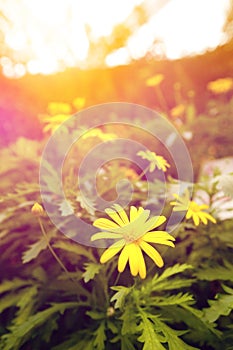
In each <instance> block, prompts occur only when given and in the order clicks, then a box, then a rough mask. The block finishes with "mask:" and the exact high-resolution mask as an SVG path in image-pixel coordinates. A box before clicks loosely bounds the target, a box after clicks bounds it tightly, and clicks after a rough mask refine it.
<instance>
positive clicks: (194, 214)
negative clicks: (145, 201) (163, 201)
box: [170, 190, 216, 226]
mask: <svg viewBox="0 0 233 350" xmlns="http://www.w3.org/2000/svg"><path fill="white" fill-rule="evenodd" d="M173 196H174V197H175V198H176V201H174V202H171V203H170V204H171V205H173V206H174V211H186V210H187V213H186V215H185V217H186V219H191V218H192V219H193V222H194V224H195V226H198V225H199V224H200V223H201V222H202V223H203V224H205V225H207V223H208V220H209V221H211V222H213V223H214V224H216V220H215V218H214V217H213V216H212V215H210V214H209V213H207V212H206V211H204V210H206V209H209V206H208V205H207V204H201V205H200V204H198V203H196V202H195V201H191V200H190V199H189V198H190V195H189V191H188V190H186V191H185V194H184V196H183V197H180V196H179V195H178V194H173Z"/></svg>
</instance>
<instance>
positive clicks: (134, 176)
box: [120, 166, 138, 180]
mask: <svg viewBox="0 0 233 350" xmlns="http://www.w3.org/2000/svg"><path fill="white" fill-rule="evenodd" d="M120 172H121V173H123V174H124V175H125V176H126V177H127V178H128V179H130V180H136V179H137V178H138V173H137V172H136V171H135V170H134V169H132V168H127V167H126V166H121V167H120Z"/></svg>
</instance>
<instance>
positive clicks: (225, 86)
mask: <svg viewBox="0 0 233 350" xmlns="http://www.w3.org/2000/svg"><path fill="white" fill-rule="evenodd" d="M207 89H208V90H210V91H211V92H213V93H214V94H217V95H218V94H224V93H227V92H228V91H230V90H232V89H233V79H232V78H221V79H217V80H214V81H211V82H209V83H208V84H207Z"/></svg>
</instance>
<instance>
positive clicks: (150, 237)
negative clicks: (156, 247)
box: [141, 231, 175, 247]
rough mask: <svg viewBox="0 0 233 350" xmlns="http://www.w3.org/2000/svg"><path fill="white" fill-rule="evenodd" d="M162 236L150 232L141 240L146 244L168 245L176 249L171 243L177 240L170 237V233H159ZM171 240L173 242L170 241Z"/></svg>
mask: <svg viewBox="0 0 233 350" xmlns="http://www.w3.org/2000/svg"><path fill="white" fill-rule="evenodd" d="M159 232H161V233H163V235H162V234H159V235H156V232H153V233H152V232H149V233H147V234H145V235H144V236H143V237H142V238H141V239H142V240H143V241H145V242H148V243H157V244H164V245H168V246H170V247H175V245H174V243H173V242H171V241H175V238H174V237H172V236H171V235H169V233H167V232H165V231H159ZM169 239H170V240H171V241H169Z"/></svg>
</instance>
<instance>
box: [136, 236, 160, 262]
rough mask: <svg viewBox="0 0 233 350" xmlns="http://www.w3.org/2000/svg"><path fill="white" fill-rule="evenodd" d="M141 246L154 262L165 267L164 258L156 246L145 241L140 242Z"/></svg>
mask: <svg viewBox="0 0 233 350" xmlns="http://www.w3.org/2000/svg"><path fill="white" fill-rule="evenodd" d="M140 247H141V249H142V250H144V252H145V253H146V254H147V255H148V256H149V257H150V258H151V259H152V260H153V261H154V263H155V264H156V265H157V266H158V267H163V265H164V263H163V259H162V257H161V255H160V254H159V252H158V251H157V250H156V249H155V248H154V247H152V246H151V245H150V244H148V243H146V242H144V241H141V242H140Z"/></svg>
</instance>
